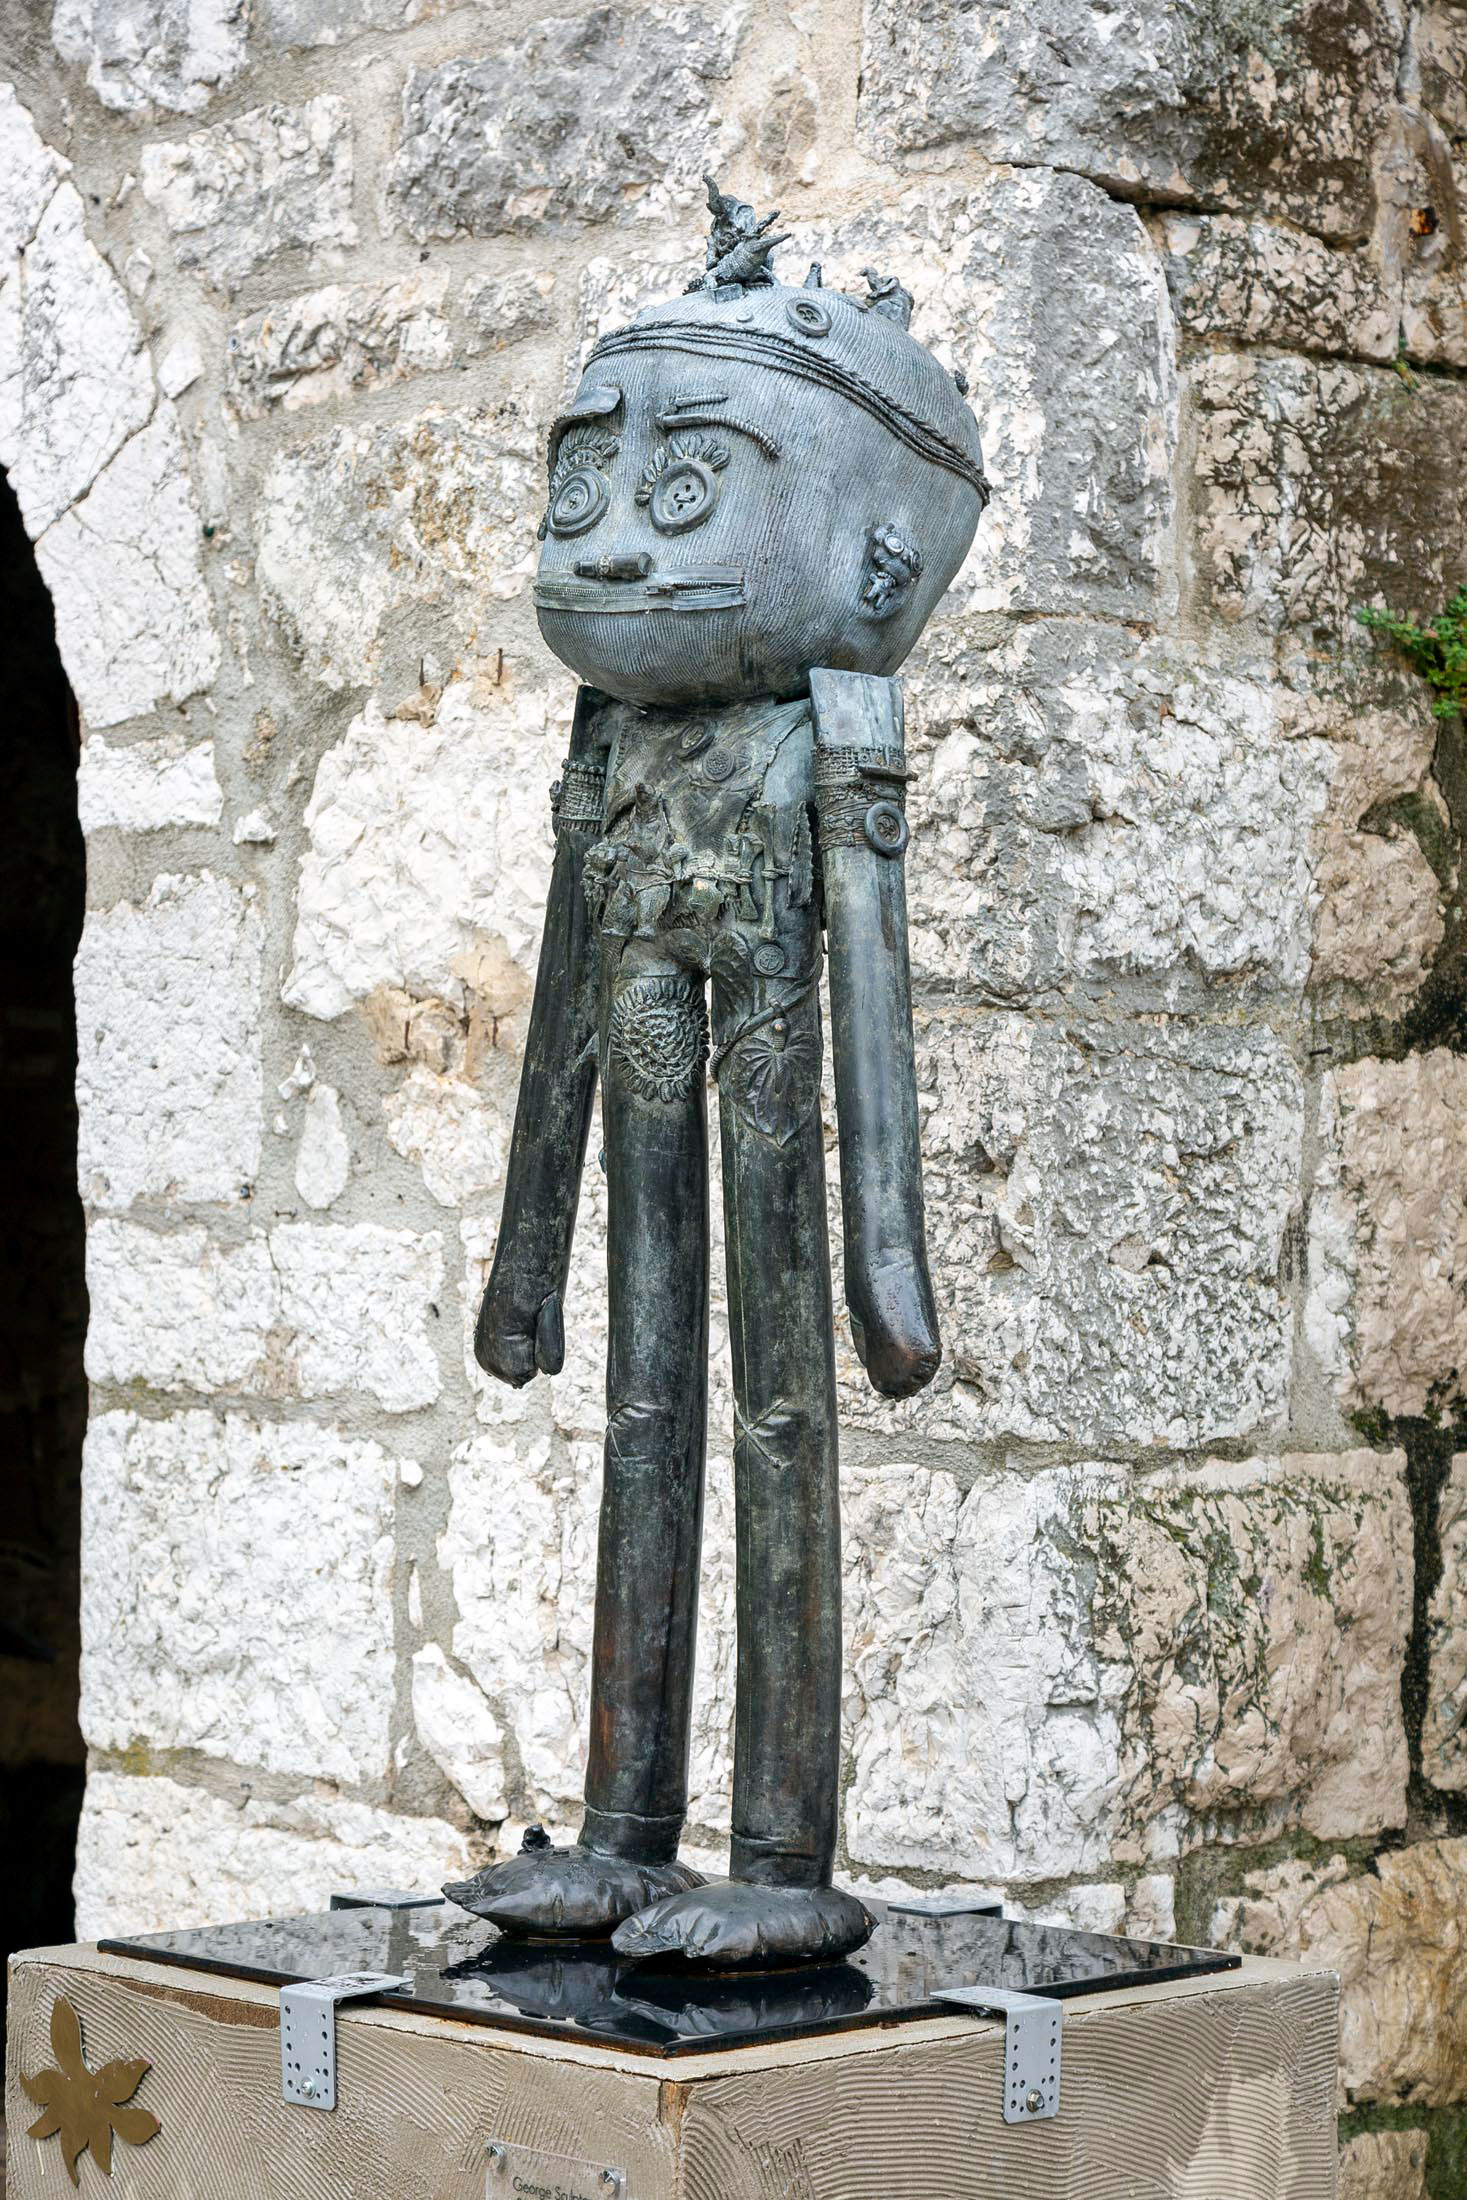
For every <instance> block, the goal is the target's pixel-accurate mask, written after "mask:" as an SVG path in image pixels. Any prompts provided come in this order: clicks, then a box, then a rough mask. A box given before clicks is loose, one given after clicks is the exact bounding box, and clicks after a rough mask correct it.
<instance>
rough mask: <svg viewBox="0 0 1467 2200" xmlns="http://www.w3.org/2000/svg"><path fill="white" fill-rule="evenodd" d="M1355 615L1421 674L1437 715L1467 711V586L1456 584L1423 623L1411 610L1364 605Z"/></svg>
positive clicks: (1452, 714)
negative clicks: (1439, 608) (1433, 698)
mask: <svg viewBox="0 0 1467 2200" xmlns="http://www.w3.org/2000/svg"><path fill="white" fill-rule="evenodd" d="M1355 616H1356V618H1357V619H1358V620H1359V621H1360V624H1361V625H1362V626H1368V627H1369V628H1370V630H1371V632H1372V633H1373V634H1378V635H1379V636H1381V638H1382V639H1383V640H1384V641H1387V642H1389V643H1390V644H1391V646H1392V647H1393V648H1394V649H1398V650H1399V651H1400V653H1401V655H1402V656H1403V657H1404V658H1405V659H1406V662H1407V663H1408V664H1409V665H1410V666H1411V667H1412V668H1413V670H1414V671H1416V672H1419V673H1420V674H1421V677H1422V679H1423V680H1425V681H1426V683H1427V685H1428V686H1429V687H1430V688H1431V689H1432V690H1433V692H1434V694H1435V696H1436V702H1435V704H1434V705H1433V708H1434V709H1435V711H1436V715H1437V717H1438V718H1455V717H1457V716H1459V715H1467V587H1464V588H1459V589H1458V590H1457V592H1456V594H1455V595H1454V596H1453V597H1452V599H1451V601H1450V602H1449V603H1448V604H1447V606H1446V608H1445V609H1444V610H1442V611H1439V612H1438V613H1437V615H1436V617H1435V618H1434V619H1433V620H1431V622H1430V623H1429V624H1428V625H1426V626H1422V625H1420V624H1419V623H1418V621H1417V619H1416V617H1415V615H1414V613H1408V614H1407V615H1406V617H1405V618H1399V617H1397V615H1396V613H1395V612H1393V611H1376V610H1373V609H1370V608H1367V609H1366V610H1364V611H1357V612H1356V614H1355Z"/></svg>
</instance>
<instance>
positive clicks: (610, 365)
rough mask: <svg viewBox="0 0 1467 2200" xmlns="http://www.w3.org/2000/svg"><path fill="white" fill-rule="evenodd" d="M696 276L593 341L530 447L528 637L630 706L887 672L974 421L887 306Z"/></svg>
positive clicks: (717, 699) (948, 571) (969, 482)
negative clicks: (544, 431)
mask: <svg viewBox="0 0 1467 2200" xmlns="http://www.w3.org/2000/svg"><path fill="white" fill-rule="evenodd" d="M722 204H723V205H724V206H726V207H734V208H737V207H738V202H737V201H723V202H722ZM717 211H718V209H717V208H715V212H716V213H717ZM743 211H744V212H745V213H746V214H747V213H748V210H747V209H744V210H743ZM750 221H752V217H751V216H750ZM765 226H767V224H766V225H765ZM719 236H720V231H719V227H718V224H717V222H715V228H714V239H715V244H716V243H717V242H718V240H719ZM767 249H768V247H767V244H764V243H760V244H756V245H754V246H753V247H752V248H746V249H745V250H744V253H743V259H742V265H743V266H744V267H747V266H748V265H749V261H750V259H751V258H757V259H758V261H759V266H760V267H761V268H762V266H763V258H760V257H759V256H760V255H761V254H762V255H763V256H764V257H767ZM710 263H711V264H712V272H711V274H710V276H709V277H708V279H707V281H706V283H705V284H704V285H703V286H702V287H700V288H698V289H697V290H695V291H693V292H690V293H689V294H688V295H686V296H684V297H682V298H679V299H676V300H674V301H672V302H670V303H668V304H665V305H657V306H652V307H649V308H648V309H647V310H646V311H645V312H643V313H640V314H638V316H637V318H636V320H635V321H634V322H633V323H632V324H631V326H630V327H629V328H624V329H618V330H616V331H615V332H614V333H613V334H611V335H609V336H607V337H604V338H603V339H602V341H601V342H600V343H599V344H598V345H597V346H596V348H595V350H594V351H593V353H592V354H591V357H590V360H589V362H588V364H587V368H586V372H585V375H584V377H583V379H582V381H581V385H580V387H579V389H578V390H577V392H576V395H575V398H574V399H573V401H572V403H571V405H570V406H569V408H568V409H567V411H565V412H564V413H562V414H561V415H560V417H559V419H557V421H556V422H555V424H554V426H553V428H552V430H551V437H550V453H549V457H550V496H549V504H548V507H547V511H546V517H545V547H544V550H543V552H542V555H541V559H540V569H539V574H538V576H537V580H536V584H535V608H536V612H537V614H538V617H539V621H540V631H541V633H542V634H543V635H544V637H545V640H546V642H547V643H548V644H549V646H550V648H551V649H552V650H554V652H555V654H556V656H557V657H559V658H560V659H561V661H562V663H564V664H567V665H569V666H570V667H571V668H572V670H574V671H576V672H578V673H579V674H580V675H581V677H582V678H583V679H585V680H588V681H590V682H591V684H592V685H593V686H595V687H598V688H601V689H603V690H604V691H605V692H606V693H607V694H610V695H615V696H619V697H621V698H622V699H623V700H625V701H628V702H635V703H644V704H655V703H662V704H671V705H694V704H701V703H724V702H732V701H734V700H736V699H737V698H739V697H741V696H760V695H773V696H791V695H798V694H801V693H802V692H803V691H804V689H805V688H806V686H807V684H808V680H809V674H810V670H811V668H812V667H813V666H817V665H825V666H830V667H833V668H836V669H841V670H847V671H857V672H871V673H890V672H894V671H895V670H896V668H897V666H898V665H899V664H900V663H901V662H902V660H903V658H904V657H905V656H906V655H907V653H908V651H909V650H910V649H911V647H912V645H913V643H914V642H915V641H916V639H917V636H918V635H919V634H920V632H921V631H922V628H923V626H924V625H925V623H926V621H927V619H928V618H929V616H930V615H931V612H932V610H933V608H934V606H935V605H936V603H937V602H938V600H939V599H940V597H941V596H942V593H943V591H944V590H945V589H946V587H947V585H948V583H949V581H950V580H951V579H952V576H953V574H954V573H955V572H956V571H957V568H958V566H959V565H960V564H961V562H962V560H963V557H964V556H965V554H966V552H967V550H968V546H969V544H970V543H971V542H972V540H973V534H974V530H975V529H976V527H977V524H978V519H979V516H980V514H981V513H982V510H983V506H984V502H985V500H986V495H987V489H986V484H985V483H984V480H983V474H982V461H981V455H980V452H979V447H978V430H977V424H976V423H975V421H974V419H973V415H972V413H971V411H970V410H969V407H968V406H967V404H966V403H965V402H964V399H963V396H962V393H961V391H960V390H959V389H958V387H957V385H956V384H955V382H954V380H953V378H952V376H951V375H950V374H949V373H948V372H947V371H946V370H945V369H944V368H943V367H941V366H940V365H939V364H938V362H937V361H936V360H935V359H934V358H933V357H932V355H931V353H930V352H928V351H926V350H924V349H923V347H922V346H921V345H920V344H918V343H916V342H915V341H914V340H913V338H912V337H911V336H910V335H909V334H908V333H907V328H906V311H907V307H908V305H909V301H907V299H906V296H905V293H904V292H901V291H900V290H899V289H898V288H897V286H896V285H895V284H892V283H888V282H883V281H881V280H873V281H872V284H871V288H872V295H871V297H870V298H869V299H868V300H866V301H864V302H862V301H858V300H856V299H854V298H849V297H846V296H844V295H843V294H841V293H840V292H838V291H832V290H823V289H820V288H818V287H813V288H812V287H806V288H805V289H802V290H794V289H789V288H787V287H786V286H785V285H783V284H780V283H775V282H772V281H770V280H769V279H768V276H767V273H765V274H764V275H763V276H762V279H750V280H745V281H741V282H736V281H728V280H720V279H718V277H719V275H720V267H719V265H718V264H717V263H716V262H715V261H714V252H713V247H710ZM723 272H727V268H726V263H725V267H724V270H723Z"/></svg>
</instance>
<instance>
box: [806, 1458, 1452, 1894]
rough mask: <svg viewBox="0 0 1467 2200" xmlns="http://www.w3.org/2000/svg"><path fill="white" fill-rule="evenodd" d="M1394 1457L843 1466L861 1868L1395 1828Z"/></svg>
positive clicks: (1041, 1873)
mask: <svg viewBox="0 0 1467 2200" xmlns="http://www.w3.org/2000/svg"><path fill="white" fill-rule="evenodd" d="M1401 1465H1402V1462H1401V1460H1400V1458H1399V1455H1397V1456H1395V1457H1393V1458H1391V1459H1389V1460H1386V1459H1382V1458H1380V1457H1379V1456H1378V1455H1377V1454H1375V1453H1373V1452H1358V1453H1351V1454H1346V1455H1344V1456H1342V1457H1307V1456H1304V1457H1301V1456H1295V1457H1290V1458H1286V1459H1283V1460H1273V1461H1261V1462H1260V1461H1252V1462H1250V1463H1249V1464H1248V1465H1246V1466H1232V1465H1228V1464H1225V1463H1223V1462H1220V1461H1209V1462H1207V1463H1205V1464H1203V1465H1202V1466H1198V1467H1184V1468H1174V1469H1170V1470H1167V1471H1166V1472H1165V1473H1163V1474H1160V1475H1152V1476H1149V1477H1146V1478H1144V1479H1138V1478H1136V1477H1134V1476H1133V1475H1132V1474H1130V1473H1128V1472H1127V1471H1126V1470H1125V1469H1122V1468H1119V1467H1105V1466H1099V1465H1090V1466H1084V1467H1056V1468H1049V1469H1045V1470H1043V1471H1042V1472H1039V1473H1037V1474H1029V1475H1023V1474H1020V1473H1017V1472H1003V1471H997V1472H985V1473H981V1474H980V1475H979V1476H978V1478H977V1479H976V1480H975V1481H974V1483H973V1485H972V1487H971V1489H969V1490H968V1491H967V1492H966V1494H965V1493H964V1492H963V1490H962V1489H961V1488H960V1486H959V1484H958V1483H957V1482H956V1481H955V1480H954V1478H953V1477H952V1476H950V1475H948V1474H945V1473H942V1472H940V1471H937V1470H934V1469H928V1468H924V1467H918V1466H909V1465H896V1466H889V1467H882V1468H856V1469H852V1468H849V1467H848V1468H847V1469H846V1470H845V1473H844V1476H843V1482H844V1488H845V1497H846V1508H845V1511H846V1535H847V1565H848V1582H847V1628H848V1635H849V1644H848V1670H849V1674H850V1693H849V1699H848V1704H847V1713H848V1724H849V1745H850V1751H851V1766H852V1773H851V1779H850V1784H849V1787H848V1790H847V1797H846V1832H847V1844H848V1847H849V1850H850V1854H851V1856H852V1859H853V1861H855V1862H856V1863H857V1864H858V1865H863V1866H869V1867H873V1868H887V1869H892V1868H902V1867H913V1866H915V1867H918V1868H922V1869H926V1870H938V1871H942V1872H947V1873H952V1874H955V1875H961V1876H963V1877H967V1878H975V1879H982V1880H999V1881H1002V1880H1006V1879H1022V1880H1035V1879H1041V1880H1042V1879H1050V1878H1066V1877H1075V1876H1078V1875H1080V1874H1083V1873H1086V1872H1092V1871H1094V1870H1096V1869H1097V1868H1102V1867H1104V1865H1105V1864H1107V1863H1109V1862H1112V1861H1119V1862H1127V1861H1131V1862H1137V1861H1143V1862H1144V1861H1152V1862H1154V1861H1159V1860H1166V1859H1169V1858H1171V1857H1174V1856H1176V1855H1178V1854H1182V1853H1185V1852H1186V1851H1187V1850H1189V1849H1191V1848H1193V1847H1196V1846H1198V1845H1200V1844H1207V1843H1214V1842H1219V1841H1223V1842H1226V1841H1232V1840H1243V1841H1250V1842H1251V1841H1255V1840H1258V1839H1262V1838H1268V1837H1270V1836H1271V1835H1272V1834H1274V1833H1276V1832H1279V1831H1282V1830H1284V1829H1286V1828H1291V1827H1303V1828H1304V1829H1305V1830H1306V1831H1312V1832H1314V1833H1316V1834H1317V1835H1318V1836H1319V1837H1321V1838H1324V1839H1332V1838H1339V1837H1343V1836H1344V1835H1345V1834H1346V1833H1347V1831H1348V1833H1350V1834H1363V1833H1366V1832H1371V1833H1374V1832H1377V1831H1379V1830H1380V1829H1381V1828H1383V1827H1386V1826H1392V1825H1399V1824H1401V1823H1402V1822H1403V1821H1404V1818H1405V1802H1406V1770H1407V1761H1406V1741H1405V1732H1404V1727H1403V1724H1402V1717H1401V1707H1400V1667H1401V1660H1402V1658H1403V1656H1404V1653H1405V1644H1406V1638H1407V1634H1408V1631H1409V1627H1410V1617H1411V1579H1412V1569H1411V1527H1410V1516H1409V1510H1408V1507H1407V1504H1406V1498H1405V1491H1404V1487H1403V1480H1402V1473H1401Z"/></svg>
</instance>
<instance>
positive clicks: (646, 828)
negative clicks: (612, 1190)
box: [584, 700, 821, 1143]
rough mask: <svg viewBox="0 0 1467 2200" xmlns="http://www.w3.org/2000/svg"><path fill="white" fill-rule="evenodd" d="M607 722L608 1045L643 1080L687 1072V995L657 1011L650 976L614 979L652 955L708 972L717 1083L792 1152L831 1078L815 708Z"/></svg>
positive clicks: (601, 854) (591, 871) (693, 1046)
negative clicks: (816, 837)
mask: <svg viewBox="0 0 1467 2200" xmlns="http://www.w3.org/2000/svg"><path fill="white" fill-rule="evenodd" d="M608 718H609V720H610V725H609V728H608V730H609V732H610V736H611V742H610V754H609V757H608V766H607V777H606V802H605V812H604V818H603V823H602V832H601V836H600V838H599V839H598V840H597V841H596V842H594V843H593V845H592V846H591V848H590V849H589V850H588V852H587V856H586V862H585V871H584V883H585V892H586V901H587V908H588V911H589V913H590V916H591V920H592V923H593V924H594V925H595V926H596V927H597V929H598V931H599V933H600V938H601V948H600V954H601V960H602V965H603V977H604V981H605V982H606V983H607V984H608V985H609V986H610V988H611V991H612V1001H611V1005H610V1013H609V1020H608V1026H607V1046H608V1048H609V1049H611V1050H613V1051H615V1052H616V1053H617V1055H618V1057H619V1060H620V1062H621V1066H622V1067H623V1069H624V1070H626V1071H627V1072H629V1073H631V1074H633V1075H634V1076H637V1077H639V1078H641V1079H643V1080H646V1081H653V1082H655V1081H656V1080H658V1079H659V1078H661V1077H665V1076H667V1075H669V1074H676V1071H677V1063H676V1060H675V1059H674V1055H673V1051H672V1050H673V1049H675V1048H680V1049H681V1052H683V1053H689V1054H692V1055H693V1056H695V1057H696V1056H697V1055H699V1054H701V1052H702V1050H703V1046H704V1044H705V1042H704V1040H703V1035H702V1029H701V1025H700V1024H696V1023H695V1024H693V1025H690V1024H689V1022H688V1020H687V1017H686V1015H685V1014H684V1015H681V1016H680V1015H678V1014H677V1013H675V1009H676V1007H677V1005H678V1004H679V1003H680V1002H681V999H682V990H683V989H682V988H680V987H679V986H678V985H677V983H676V981H675V980H672V979H669V978H664V981H663V985H664V990H665V991H666V992H667V994H668V998H667V1001H666V1002H665V1003H664V1004H663V1009H664V1013H663V1014H661V1015H660V1016H649V1015H648V1014H647V1013H646V1011H647V1006H648V997H647V994H646V991H645V983H644V987H643V989H642V990H641V991H639V992H632V993H627V992H626V990H625V989H624V988H623V987H621V986H620V985H618V983H617V980H618V978H619V976H621V975H622V974H623V973H627V974H629V972H630V970H631V969H635V968H636V967H637V966H638V965H642V966H644V967H645V966H646V965H648V964H649V963H654V962H655V965H656V967H657V968H658V969H660V970H663V971H664V972H665V971H666V970H667V968H668V967H669V965H671V966H673V967H675V968H676V969H678V970H680V971H687V972H690V973H695V974H698V975H708V976H711V977H712V979H713V1025H714V1031H713V1065H712V1066H713V1071H714V1074H715V1076H716V1077H717V1078H718V1082H719V1086H720V1090H721V1091H722V1093H723V1095H724V1097H725V1100H726V1101H729V1102H731V1103H732V1104H733V1105H734V1106H735V1107H736V1108H738V1109H739V1111H740V1112H741V1113H745V1114H747V1116H748V1119H749V1120H750V1121H751V1123H752V1125H753V1127H754V1128H755V1129H757V1130H759V1131H761V1132H762V1133H763V1134H764V1135H765V1136H767V1137H772V1138H774V1139H775V1140H776V1142H778V1143H783V1142H784V1140H786V1139H787V1138H788V1137H789V1136H790V1135H791V1133H792V1132H793V1131H794V1129H795V1128H796V1127H797V1125H798V1123H799V1122H800V1121H801V1120H802V1119H803V1117H804V1116H805V1114H806V1113H807V1112H808V1111H809V1109H810V1108H811V1107H812V1106H813V1105H814V1104H815V1102H816V1100H817V1098H818V1093H819V1082H820V1040H819V1019H818V1015H817V1014H816V1013H815V1008H814V996H815V990H816V986H817V984H818V980H819V976H820V963H821V947H820V921H819V910H818V902H817V890H816V861H815V851H814V846H813V838H812V830H811V815H812V800H813V790H814V776H813V763H814V745H813V738H812V730H811V717H810V706H809V703H808V701H804V700H801V701H796V702H792V703H741V704H734V705H732V706H730V707H728V708H727V709H724V710H721V711H714V712H699V713H691V714H690V713H685V712H671V711H653V712H643V711H638V710H634V709H631V708H628V707H626V706H612V707H611V709H610V710H609V711H608ZM633 943H647V944H646V945H645V946H639V945H634V944H633ZM674 996H677V1000H676V1001H675V999H674ZM725 1065H726V1066H725ZM690 1066H691V1064H690Z"/></svg>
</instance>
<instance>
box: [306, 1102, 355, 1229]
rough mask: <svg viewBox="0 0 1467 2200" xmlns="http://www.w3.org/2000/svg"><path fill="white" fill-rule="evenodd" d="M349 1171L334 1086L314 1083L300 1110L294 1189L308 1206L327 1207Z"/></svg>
mask: <svg viewBox="0 0 1467 2200" xmlns="http://www.w3.org/2000/svg"><path fill="white" fill-rule="evenodd" d="M350 1173H351V1141H350V1139H349V1138H348V1137H347V1134H346V1128H345V1125H344V1124H343V1122H342V1119H341V1095H340V1093H339V1092H338V1091H337V1090H336V1087H335V1086H334V1085H323V1084H319V1083H318V1084H314V1085H312V1087H311V1089H310V1091H309V1092H308V1093H307V1094H306V1098H305V1106H304V1109H303V1111H302V1121H301V1136H300V1144H299V1146H298V1147H297V1148H296V1156H295V1188H296V1190H297V1191H298V1192H299V1193H300V1195H301V1198H302V1199H303V1200H304V1201H305V1203H306V1205H307V1206H308V1207H315V1208H316V1209H318V1210H319V1209H321V1208H323V1207H329V1206H331V1205H332V1203H333V1202H334V1201H335V1200H338V1199H339V1198H340V1197H341V1195H342V1193H343V1192H344V1191H345V1190H346V1183H347V1178H348V1176H349V1175H350Z"/></svg>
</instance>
